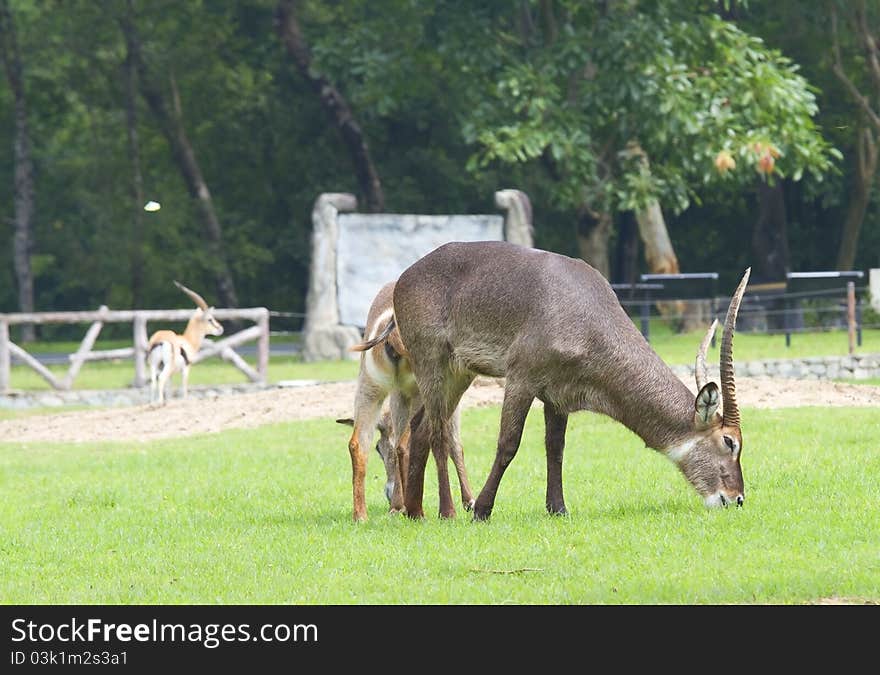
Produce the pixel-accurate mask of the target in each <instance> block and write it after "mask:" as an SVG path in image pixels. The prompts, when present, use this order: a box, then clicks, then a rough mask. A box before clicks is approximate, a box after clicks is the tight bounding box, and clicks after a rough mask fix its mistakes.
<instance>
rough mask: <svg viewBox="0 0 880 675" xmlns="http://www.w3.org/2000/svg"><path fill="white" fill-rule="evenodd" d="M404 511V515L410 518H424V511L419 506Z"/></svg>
mask: <svg viewBox="0 0 880 675" xmlns="http://www.w3.org/2000/svg"><path fill="white" fill-rule="evenodd" d="M404 512H405V513H406V517H407V518H409V519H410V520H424V519H425V512H424V510H423V509H422V507H421V506H420V507H419V508H417V509H405V511H404Z"/></svg>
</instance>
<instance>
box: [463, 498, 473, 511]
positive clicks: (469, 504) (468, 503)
mask: <svg viewBox="0 0 880 675" xmlns="http://www.w3.org/2000/svg"><path fill="white" fill-rule="evenodd" d="M475 503H476V500H474V499H470V500H464V499H462V500H461V504H462V506H464V510H465V511H473V510H474V504H475Z"/></svg>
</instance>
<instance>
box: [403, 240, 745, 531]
mask: <svg viewBox="0 0 880 675" xmlns="http://www.w3.org/2000/svg"><path fill="white" fill-rule="evenodd" d="M749 271H750V270H746V272H745V275H744V276H743V278H742V281H740V283H739V286H738V287H737V289H736V292H735V293H734V294H733V297H732V299H731V301H730V306H729V308H728V310H727V318H726V320H725V323H724V333H723V336H722V338H721V391H720V400H719V389H718V385H716V384H715V383H714V382H707V381H706V366H705V361H706V350H707V348H708V344H709V342H710V341H711V339H712V336H713V335H714V331H715V328H716V323H717V322H713V324H712V326H711V327H710V329H709V331H708V333H707V334H706V337H705V339H704V340H703V342H702V344H701V345H700V348H699V350H698V354H697V359H696V371H695V375H696V380H697V387H698V388H699V393H698V394H697V395H696V398H694V395H693V394H692V393H691V391H690V390H689V389H688V388H687V386H685V384H684V383H683V382H682V381H681V380H680V379H679V378H678V377H677V376H676V375H675V373H673V372H672V370H671V369H670V368H669V367H668V366H667V365H666V364H665V363H664V362H663V361H662V360H661V359H660V357H659V356H658V355H657V354H656V352H654V350H653V349H651V347H650V345H649V344H648V343H647V341H646V340H645V338H644V337H643V336H642V335H641V333H639V331H638V330H637V329H636V328H635V325H634V324H633V322H632V321H631V320H630V318H629V316H628V315H627V314H626V312H625V311H624V310H623V308H622V307H621V306H620V303H619V301H618V299H617V296H616V295H615V294H614V291H613V290H612V289H611V286H610V285H609V284H608V282H607V281H606V280H605V279H604V278H603V277H602V275H601V274H600V273H599V272H597V271H596V270H595V269H593V268H592V267H590V266H589V265H588V264H587V263H585V262H583V261H582V260H576V259H573V258H568V257H566V256H562V255H558V254H556V253H550V252H547V251H541V250H537V249H530V248H525V247H522V246H516V245H514V244H510V243H507V242H473V243H459V242H455V243H450V244H446V245H444V246H441V247H440V248H438V249H436V250H434V251H433V252H431V253H429V254H428V255H426V256H424V257H423V258H421V259H420V260H418V261H417V262H415V263H414V264H413V265H412V266H410V267H409V268H408V269H407V270H405V271H404V272H403V274H402V275H401V276H400V278H399V279H398V281H397V285H396V286H395V289H394V315H395V321H396V324H397V328H398V330H399V331H400V336H401V339H402V340H403V343H404V344H405V345H406V347H407V350H408V352H409V358H410V363H411V365H412V369H413V373H414V375H415V379H416V381H417V382H418V385H419V389H420V391H421V395H422V402H423V409H421V410H420V411H419V412H417V413H416V415H415V416H414V418H413V420H412V423H411V426H412V430H411V437H410V459H409V475H408V477H407V482H406V490H405V494H404V506H405V508H406V512H407V515H409V516H410V517H411V518H422V517H424V512H423V509H422V492H423V485H424V469H425V462H426V459H427V448H428V446H429V445H430V446H431V447H432V448H433V450H434V453H435V457H436V455H440V459H438V462H439V464H443V461H442V458H443V457H444V456H445V454H446V452H447V451H448V448H449V446H450V442H451V430H450V429H451V425H450V416H451V414H452V411H453V410H455V407H456V406H457V405H458V402H459V399H460V398H461V395H462V394H463V393H464V391H465V390H466V389H467V388H468V386H469V385H470V383H471V381H472V380H473V379H474V377H475V376H476V375H488V376H491V377H502V376H503V377H505V378H506V383H505V389H504V403H503V405H502V409H501V428H500V433H499V436H498V446H497V452H496V455H495V460H494V463H493V465H492V468H491V470H490V473H489V476H488V478H487V480H486V484H485V485H484V487H483V489H482V491H481V492H480V494H479V496H478V497H477V501H476V503H475V504H474V519H475V520H485V519H487V518H489V516H490V514H491V513H492V508H493V506H494V503H495V496H496V493H497V491H498V486H499V484H500V482H501V477H502V475H503V474H504V471H505V469H506V468H507V466H508V465H509V464H510V462H511V461H512V460H513V458H514V456H515V455H516V452H517V449H518V448H519V445H520V440H521V437H522V432H523V425H524V423H525V419H526V415H527V414H528V412H529V409H530V407H531V405H532V402H533V400H534V399H535V398H537V399H539V400H541V401H542V402H543V403H544V422H545V446H546V452H547V492H546V508H547V511H549V512H550V513H553V514H564V513H566V508H565V501H564V499H563V494H562V455H563V448H564V445H565V430H566V425H567V422H568V415H569V413H571V412H574V411H576V410H592V411H595V412H599V413H603V414H605V415H608V416H610V417H612V418H614V419H616V420H617V421H619V422H621V423H622V424H624V425H625V426H627V427H628V428H629V429H631V430H632V431H634V432H635V433H636V434H638V435H639V436H640V437H641V438H642V440H644V442H645V444H646V445H647V446H648V447H650V448H654V449H656V450H659V451H660V452H662V453H663V454H665V455H666V456H667V457H668V458H669V459H670V460H672V461H673V462H674V463H675V464H676V465H677V466H678V468H679V469H680V470H681V472H682V473H683V474H684V476H685V478H686V479H687V480H688V481H689V482H690V483H691V485H693V487H694V488H695V489H696V491H697V492H698V493H699V494H700V496H702V498H703V500H704V502H705V504H706V505H707V506H726V505H728V504H737V505H742V503H743V497H744V496H743V476H742V468H741V466H740V453H741V451H742V432H741V430H740V415H739V408H738V406H737V403H736V384H735V382H734V373H733V332H734V326H735V324H736V316H737V311H738V309H739V305H740V301H741V299H742V296H743V293H744V292H745V288H746V284H747V283H748V278H749ZM719 403H723V415H722V414H720V413H719ZM422 417H424V422H422ZM439 464H438V466H439ZM438 478H439V479H440V515H441V517H443V516H448V515H451V514H453V513H454V509H453V506H452V500H451V498H450V495H449V483H448V476H445V477H444V476H438Z"/></svg>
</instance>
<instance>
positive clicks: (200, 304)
mask: <svg viewBox="0 0 880 675" xmlns="http://www.w3.org/2000/svg"><path fill="white" fill-rule="evenodd" d="M174 285H175V286H177V287H178V288H179V289H180V290H182V291H183V292H184V293H186V294H187V295H188V296H189V297H191V298H192V300H193V302H194V303H196V305H197V306H198V307H200V308H201V310H202V311H203V312H207V311H208V303H207V302H205V299H204V298H203V297H202V296H201V295H199V294H198V293H196V292H195V291H193V290H190V289H189V288H187V287H186V286H184V285H183V284H182V283H180V282H179V281H175V282H174Z"/></svg>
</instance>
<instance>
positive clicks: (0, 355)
mask: <svg viewBox="0 0 880 675" xmlns="http://www.w3.org/2000/svg"><path fill="white" fill-rule="evenodd" d="M10 361H11V359H10V356H9V323H8V322H7V321H0V394H2V393H4V392H6V391H8V390H9V364H10Z"/></svg>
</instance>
